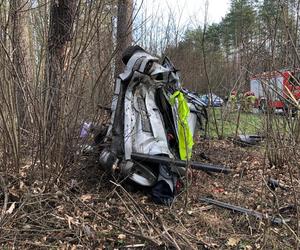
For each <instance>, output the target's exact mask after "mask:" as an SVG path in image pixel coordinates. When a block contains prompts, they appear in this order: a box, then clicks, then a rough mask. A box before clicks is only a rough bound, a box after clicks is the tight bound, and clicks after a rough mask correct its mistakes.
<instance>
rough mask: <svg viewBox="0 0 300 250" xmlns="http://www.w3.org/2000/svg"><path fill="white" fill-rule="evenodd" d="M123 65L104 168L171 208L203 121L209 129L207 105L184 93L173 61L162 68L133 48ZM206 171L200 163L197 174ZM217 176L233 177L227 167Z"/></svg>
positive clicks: (103, 154)
mask: <svg viewBox="0 0 300 250" xmlns="http://www.w3.org/2000/svg"><path fill="white" fill-rule="evenodd" d="M122 60H123V62H124V64H125V65H126V67H125V70H124V72H123V73H121V74H120V75H119V76H118V77H117V79H116V83H115V89H114V95H113V99H112V104H111V121H110V124H109V126H108V129H107V133H106V136H105V138H104V141H105V142H106V145H109V146H107V147H105V148H103V149H101V152H100V158H99V159H100V165H101V166H102V167H105V168H106V169H107V170H109V171H114V170H116V169H117V170H118V171H119V173H121V175H122V176H123V178H128V179H130V180H131V181H133V182H134V183H136V184H139V185H141V186H145V187H150V188H151V194H152V198H153V200H154V201H155V202H157V203H162V204H170V203H171V202H172V201H173V198H174V195H175V194H176V187H178V186H180V185H178V182H180V178H181V177H182V176H184V175H185V172H186V166H187V162H188V161H190V159H191V155H192V147H193V144H194V142H193V135H194V133H195V130H196V124H197V121H198V122H199V124H200V126H202V128H203V126H205V124H206V121H207V112H206V109H205V106H206V105H205V104H204V103H203V102H202V101H201V100H200V99H199V98H198V97H197V96H195V95H193V94H191V93H189V92H188V91H187V90H185V89H183V88H182V87H181V83H180V78H179V74H178V71H177V70H176V69H175V67H174V66H173V64H172V63H171V61H170V60H169V59H168V58H167V57H165V58H164V59H163V61H162V63H160V62H159V59H158V58H156V57H153V56H152V55H150V54H149V53H147V52H146V51H145V50H144V49H142V48H141V47H139V46H131V47H129V48H128V49H127V50H126V51H125V52H124V55H123V59H122ZM204 165H205V166H204ZM204 165H201V164H198V165H197V164H195V163H194V166H197V167H198V168H197V167H195V168H197V169H202V170H205V171H210V170H211V169H213V168H209V167H210V166H208V165H209V164H204ZM211 171H213V172H223V173H227V172H228V171H227V170H226V169H225V168H224V167H223V166H215V168H214V170H211ZM177 191H178V190H177Z"/></svg>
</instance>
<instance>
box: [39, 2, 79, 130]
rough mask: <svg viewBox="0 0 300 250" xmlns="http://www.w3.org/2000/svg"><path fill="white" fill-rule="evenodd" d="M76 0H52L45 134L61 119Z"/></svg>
mask: <svg viewBox="0 0 300 250" xmlns="http://www.w3.org/2000/svg"><path fill="white" fill-rule="evenodd" d="M76 3H77V0H52V1H51V6H50V26H49V35H48V55H47V61H46V91H45V93H46V94H45V100H44V105H45V110H44V111H45V113H44V114H45V122H46V127H47V129H48V134H52V132H53V131H55V130H56V129H57V125H58V123H59V117H60V96H61V93H60V90H61V88H62V85H63V77H64V73H65V72H64V71H65V66H66V63H67V62H66V58H68V57H67V55H68V53H69V51H70V43H71V41H72V30H73V23H74V18H75V12H76Z"/></svg>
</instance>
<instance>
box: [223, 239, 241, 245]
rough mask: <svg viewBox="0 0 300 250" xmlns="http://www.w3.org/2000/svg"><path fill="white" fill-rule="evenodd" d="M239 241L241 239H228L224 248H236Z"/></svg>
mask: <svg viewBox="0 0 300 250" xmlns="http://www.w3.org/2000/svg"><path fill="white" fill-rule="evenodd" d="M240 240H241V239H240V238H238V237H231V238H229V239H228V240H227V242H226V246H229V247H236V246H237V245H238V244H239V242H240Z"/></svg>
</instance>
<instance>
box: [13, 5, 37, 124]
mask: <svg viewBox="0 0 300 250" xmlns="http://www.w3.org/2000/svg"><path fill="white" fill-rule="evenodd" d="M28 9H30V1H28V0H11V1H10V20H11V34H12V36H11V47H12V59H13V65H14V70H13V78H14V83H15V86H16V87H15V89H16V102H17V103H16V108H17V114H18V115H17V117H18V121H19V126H24V121H25V115H26V104H25V99H24V98H25V95H24V89H25V87H26V85H28V84H29V83H30V82H31V81H32V79H33V65H32V60H31V58H30V54H31V53H30V34H29V23H28V18H29V17H28Z"/></svg>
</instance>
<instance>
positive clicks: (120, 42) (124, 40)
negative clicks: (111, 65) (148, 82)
mask: <svg viewBox="0 0 300 250" xmlns="http://www.w3.org/2000/svg"><path fill="white" fill-rule="evenodd" d="M132 13H133V1H132V0H118V17H117V54H116V58H115V59H116V60H115V65H116V68H115V76H117V75H119V74H120V73H121V71H122V70H123V67H124V66H123V63H122V60H121V58H122V53H123V51H124V50H125V49H126V48H127V47H128V46H130V45H131V44H132V22H133V15H132Z"/></svg>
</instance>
